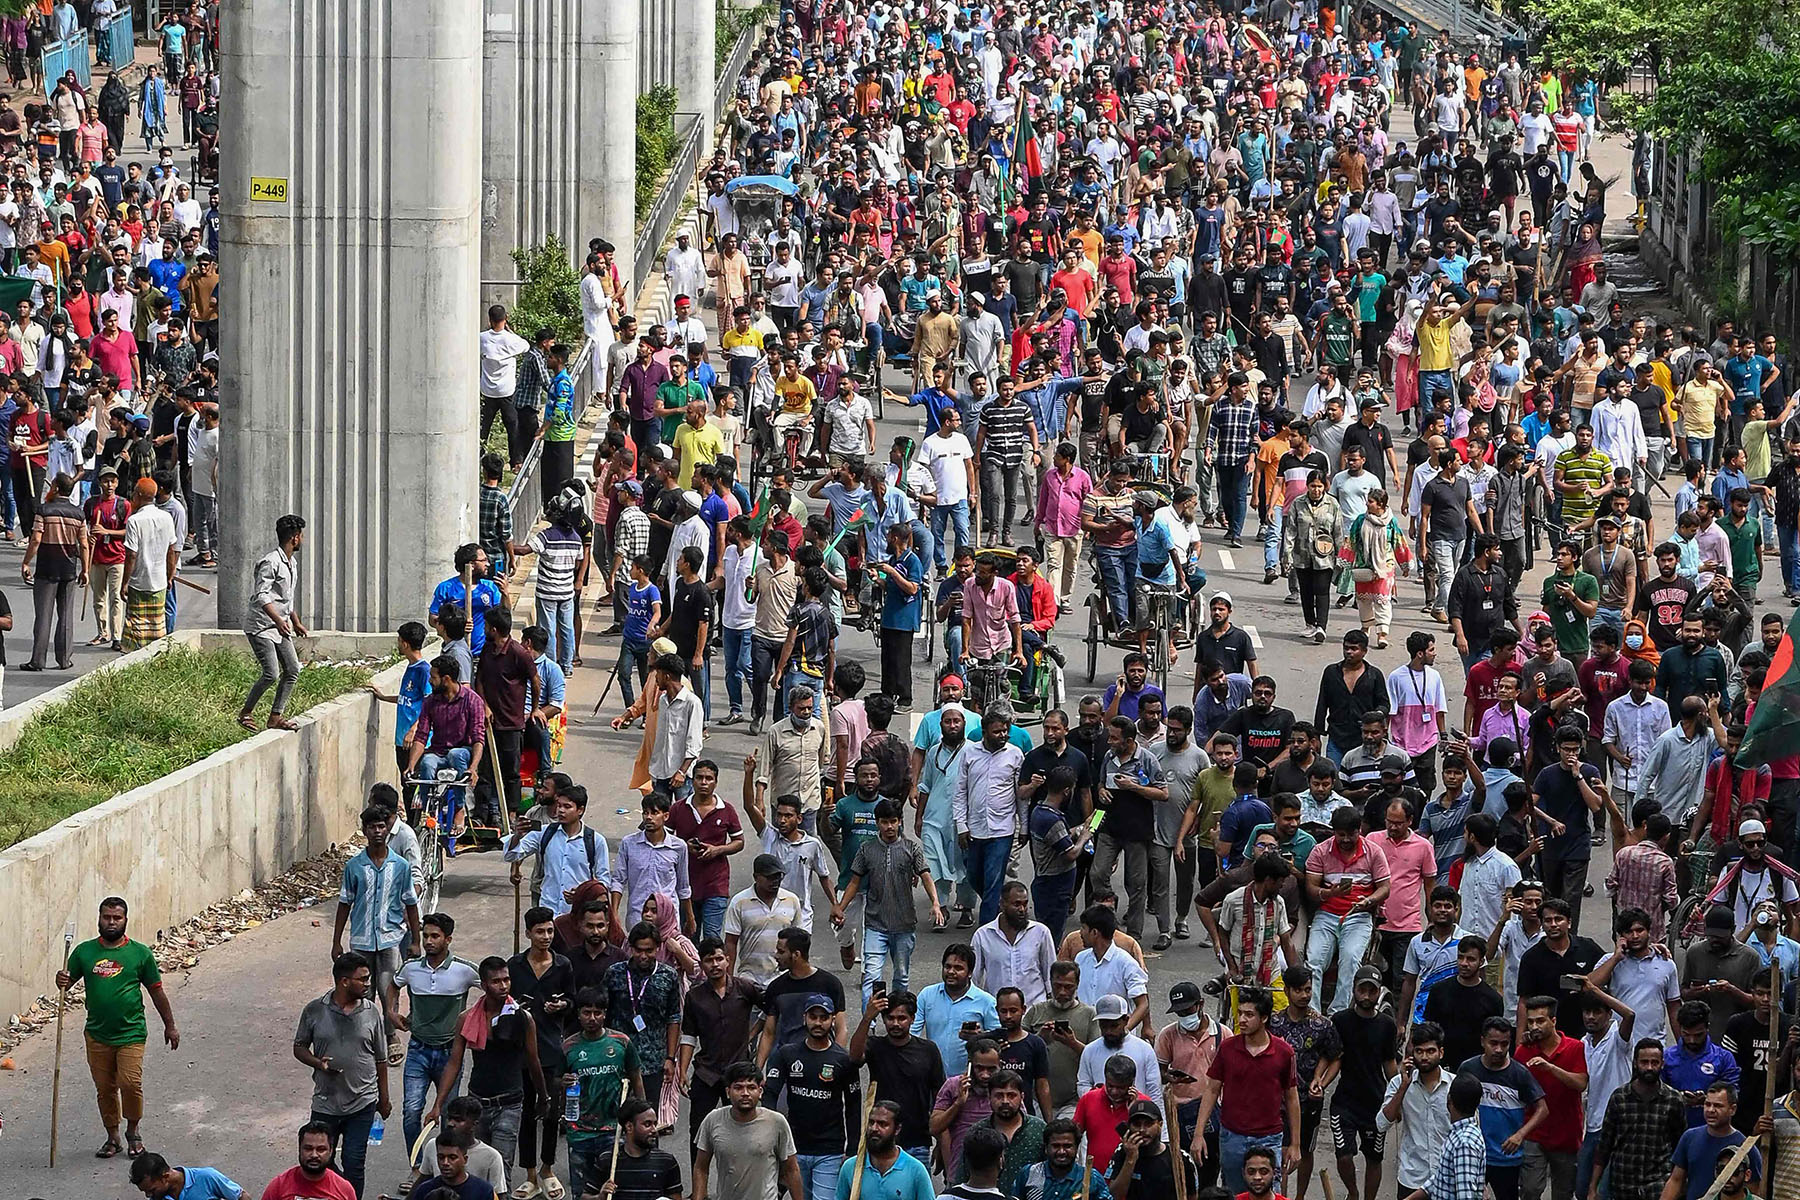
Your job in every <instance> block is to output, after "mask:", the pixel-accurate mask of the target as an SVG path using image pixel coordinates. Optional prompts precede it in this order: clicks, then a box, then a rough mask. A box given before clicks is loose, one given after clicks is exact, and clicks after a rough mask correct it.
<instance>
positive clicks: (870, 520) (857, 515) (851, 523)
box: [825, 505, 875, 554]
mask: <svg viewBox="0 0 1800 1200" xmlns="http://www.w3.org/2000/svg"><path fill="white" fill-rule="evenodd" d="M874 523H875V518H874V517H872V516H870V515H869V510H868V508H867V507H865V506H862V505H858V506H857V509H856V511H855V512H853V513H851V514H850V516H849V517H848V518H846V519H845V521H844V526H843V528H842V529H839V530H838V531H837V532H836V533H835V534H833V535H832V537H831V540H830V541H829V542H826V543H825V553H827V554H830V553H831V552H832V551H833V550H835V549H836V548H837V544H838V543H839V542H841V541H843V540H844V539H845V538H846V537H848V536H850V535H851V534H853V533H860V532H861V531H862V530H865V529H867V528H868V527H869V526H871V525H873V524H874Z"/></svg>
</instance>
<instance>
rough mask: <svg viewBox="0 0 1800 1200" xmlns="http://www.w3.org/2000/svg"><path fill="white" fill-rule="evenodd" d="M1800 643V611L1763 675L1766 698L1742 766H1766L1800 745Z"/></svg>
mask: <svg viewBox="0 0 1800 1200" xmlns="http://www.w3.org/2000/svg"><path fill="white" fill-rule="evenodd" d="M1796 641H1800V611H1796V612H1795V613H1794V615H1793V618H1792V619H1791V620H1789V622H1788V627H1787V632H1786V633H1784V634H1782V635H1781V644H1780V645H1779V646H1777V647H1775V657H1774V659H1773V661H1771V662H1770V663H1769V669H1768V672H1767V673H1766V674H1765V675H1764V676H1763V680H1764V682H1763V690H1762V695H1760V696H1758V697H1757V700H1756V711H1755V712H1754V713H1753V714H1751V717H1750V726H1749V728H1748V729H1746V730H1745V731H1744V744H1743V745H1742V746H1741V747H1739V748H1738V753H1737V763H1738V765H1739V766H1740V767H1756V766H1762V765H1763V764H1765V763H1767V762H1769V761H1770V760H1771V759H1774V758H1780V757H1785V756H1786V755H1789V754H1792V753H1793V752H1794V748H1795V747H1796V745H1800V664H1797V663H1796V662H1795V661H1794V644H1795V642H1796Z"/></svg>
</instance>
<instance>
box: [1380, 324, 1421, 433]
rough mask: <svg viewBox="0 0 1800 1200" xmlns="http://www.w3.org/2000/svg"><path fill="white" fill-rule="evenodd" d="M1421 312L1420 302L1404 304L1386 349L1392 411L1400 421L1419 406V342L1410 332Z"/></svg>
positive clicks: (1412, 332)
mask: <svg viewBox="0 0 1800 1200" xmlns="http://www.w3.org/2000/svg"><path fill="white" fill-rule="evenodd" d="M1424 312H1425V302H1424V301H1423V300H1420V299H1417V298H1416V297H1415V298H1414V299H1411V300H1408V301H1407V302H1406V309H1405V311H1404V312H1402V313H1401V314H1400V319H1399V320H1398V321H1397V322H1395V323H1394V331H1393V332H1392V333H1390V334H1389V335H1388V340H1387V347H1386V349H1387V361H1388V372H1389V377H1390V381H1391V382H1392V384H1393V387H1394V408H1395V409H1396V410H1397V411H1398V412H1399V413H1400V414H1401V416H1402V418H1404V417H1405V414H1407V413H1409V412H1411V411H1412V410H1413V407H1414V406H1415V405H1417V404H1418V403H1419V342H1418V338H1417V336H1416V335H1415V333H1414V330H1416V329H1417V328H1418V327H1419V318H1420V317H1421V316H1422V315H1423V314H1424Z"/></svg>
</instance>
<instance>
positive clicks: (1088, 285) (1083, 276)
mask: <svg viewBox="0 0 1800 1200" xmlns="http://www.w3.org/2000/svg"><path fill="white" fill-rule="evenodd" d="M1050 288H1051V290H1052V291H1054V290H1056V289H1057V288H1061V289H1062V292H1063V295H1064V297H1065V298H1067V300H1068V302H1069V307H1070V308H1072V309H1074V310H1075V311H1076V312H1078V313H1080V314H1081V315H1082V317H1084V318H1085V317H1086V316H1087V315H1088V313H1089V312H1090V311H1092V309H1093V306H1094V277H1093V276H1092V275H1090V274H1088V272H1087V271H1086V269H1084V268H1083V267H1082V265H1081V250H1080V249H1079V248H1078V247H1076V246H1068V247H1065V248H1064V250H1063V265H1062V269H1061V270H1059V271H1057V272H1056V274H1054V275H1052V276H1050Z"/></svg>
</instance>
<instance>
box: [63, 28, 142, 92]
mask: <svg viewBox="0 0 1800 1200" xmlns="http://www.w3.org/2000/svg"><path fill="white" fill-rule="evenodd" d="M125 61H127V62H130V61H131V59H130V57H129V55H127V57H126V60H125ZM43 62H44V90H45V91H46V92H48V91H49V90H50V89H51V88H54V87H55V86H56V81H57V80H59V79H61V78H62V77H63V74H64V73H65V72H67V71H73V72H75V78H76V79H77V80H79V81H80V82H81V86H82V87H83V88H85V87H87V86H88V85H89V84H90V83H92V82H93V79H94V64H93V56H92V54H91V53H90V51H89V49H88V37H87V34H86V33H85V32H77V33H76V34H75V36H74V37H72V38H65V39H64V40H63V41H60V42H51V43H50V44H49V45H47V46H45V47H44V57H43Z"/></svg>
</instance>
